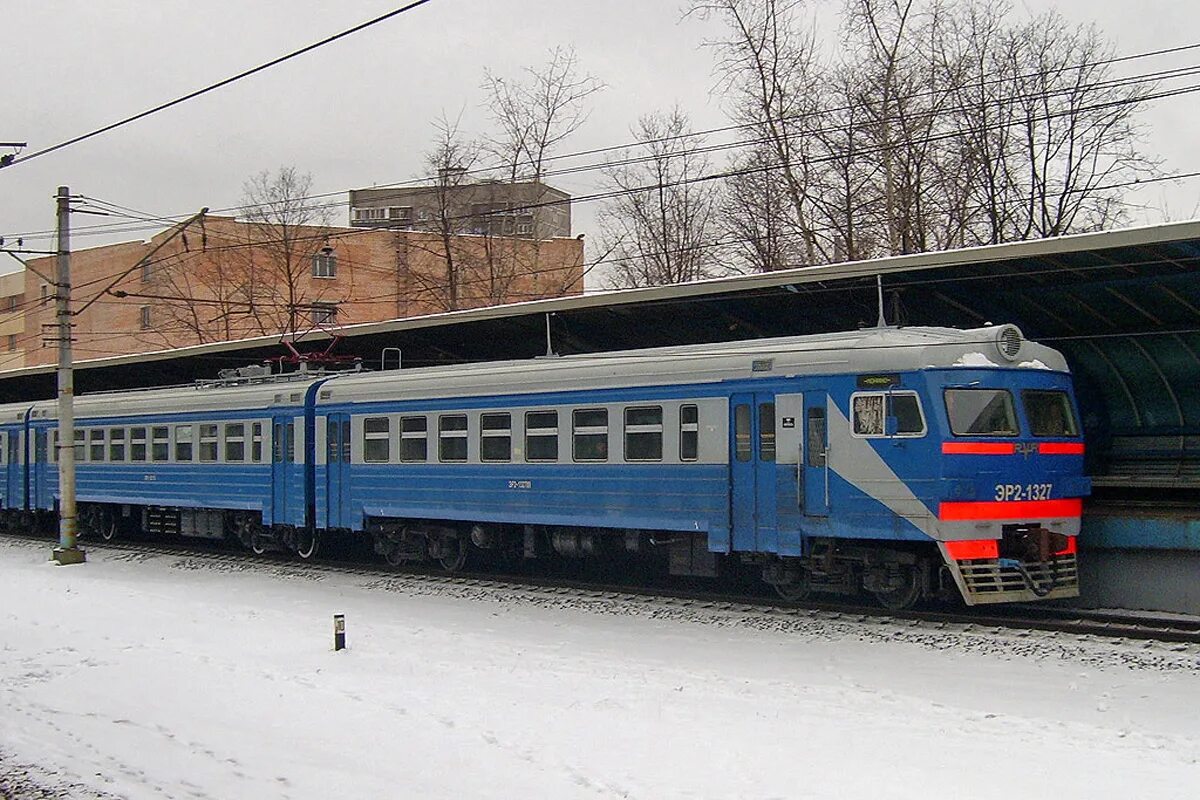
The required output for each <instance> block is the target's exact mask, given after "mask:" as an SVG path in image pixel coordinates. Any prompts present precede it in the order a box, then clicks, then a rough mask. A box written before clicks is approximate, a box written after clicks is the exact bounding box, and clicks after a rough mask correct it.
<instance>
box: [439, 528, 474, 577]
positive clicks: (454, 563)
mask: <svg viewBox="0 0 1200 800" xmlns="http://www.w3.org/2000/svg"><path fill="white" fill-rule="evenodd" d="M440 552H441V555H440V556H438V563H439V564H441V565H442V569H444V570H446V572H458V571H459V570H460V569H462V568H463V567H464V566H465V565H466V563H467V540H466V539H465V538H463V537H461V536H454V537H447V538H446V539H443V540H442V543H441V549H440Z"/></svg>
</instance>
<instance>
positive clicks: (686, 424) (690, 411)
mask: <svg viewBox="0 0 1200 800" xmlns="http://www.w3.org/2000/svg"><path fill="white" fill-rule="evenodd" d="M699 458H700V416H699V409H698V408H697V407H696V406H694V405H690V404H689V405H684V406H680V407H679V460H680V461H696V460H698V459H699Z"/></svg>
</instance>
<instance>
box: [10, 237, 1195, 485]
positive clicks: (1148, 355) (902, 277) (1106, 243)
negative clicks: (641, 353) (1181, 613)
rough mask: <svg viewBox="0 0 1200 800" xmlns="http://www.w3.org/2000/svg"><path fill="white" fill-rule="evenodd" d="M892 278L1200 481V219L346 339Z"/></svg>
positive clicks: (1109, 427)
mask: <svg viewBox="0 0 1200 800" xmlns="http://www.w3.org/2000/svg"><path fill="white" fill-rule="evenodd" d="M877 276H878V279H880V280H882V284H883V289H884V295H885V306H886V313H887V322H888V323H889V324H902V325H948V326H954V327H976V326H978V325H980V324H983V323H986V322H993V323H1002V322H1013V323H1016V324H1017V325H1019V326H1020V327H1021V328H1022V329H1023V330H1024V331H1025V333H1026V335H1027V336H1029V337H1030V338H1033V339H1037V340H1039V341H1042V342H1044V343H1046V344H1050V345H1052V346H1054V347H1057V348H1058V349H1060V350H1062V351H1063V352H1064V353H1066V355H1067V357H1068V360H1069V361H1070V363H1071V364H1072V367H1073V369H1074V370H1075V372H1076V376H1077V381H1078V385H1079V388H1080V394H1081V398H1082V400H1083V402H1084V406H1085V408H1084V412H1085V427H1086V428H1087V430H1088V431H1089V444H1090V445H1091V450H1092V453H1093V472H1094V474H1097V475H1100V476H1102V480H1101V482H1103V476H1105V475H1110V476H1116V480H1115V481H1114V482H1124V481H1125V480H1126V476H1128V478H1130V479H1134V480H1140V481H1148V482H1153V483H1159V484H1163V485H1168V486H1180V485H1185V484H1187V485H1191V484H1193V483H1194V484H1195V485H1200V458H1197V454H1196V451H1197V450H1200V221H1193V222H1180V223H1170V224H1164V225H1157V226H1151V227H1143V228H1134V229H1126V230H1118V231H1106V232H1100V233H1089V234H1080V235H1074V236H1064V237H1059V238H1054V239H1041V240H1036V241H1028V242H1014V243H1008V244H1000V245H991V246H986V247H975V248H969V249H963V250H951V251H942V252H936V253H918V254H913V255H906V256H898V257H893V258H884V259H877V260H871V261H860V262H849V263H842V264H830V265H822V266H814V267H800V268H796V269H790V270H782V271H778V272H772V273H765V274H754V275H745V276H737V277H729V278H721V279H715V280H709V281H700V282H696V283H690V284H684V285H678V286H666V287H654V288H648V289H635V290H625V291H614V292H596V293H591V294H586V295H583V296H578V297H570V298H563V299H558V300H542V301H536V302H530V303H519V304H514V305H506V306H498V307H492V308H484V309H475V310H470V311H460V312H454V313H446V314H435V315H429V316H423V317H414V318H408V319H401V320H395V321H391V322H383V323H371V324H365V325H358V326H350V327H347V328H344V329H343V331H342V332H343V334H344V336H345V338H344V340H342V341H341V342H340V343H339V344H338V348H337V352H339V353H341V354H351V355H356V356H359V357H361V358H362V359H363V362H364V365H365V366H366V367H367V368H372V369H378V368H380V365H381V358H382V354H383V351H384V349H385V348H400V351H401V353H402V359H403V364H404V367H406V368H407V367H415V366H422V365H428V364H446V363H453V362H455V361H477V360H494V359H506V358H532V357H535V356H538V355H544V354H545V353H546V350H547V336H546V320H547V315H549V320H550V326H549V327H550V346H551V347H552V348H553V350H554V351H555V352H557V353H559V354H567V353H579V352H597V351H607V350H620V349H627V348H638V347H650V346H658V345H669V344H678V343H693V342H706V341H727V340H732V339H746V338H758V337H764V336H776V335H785V334H801V333H817V332H828V331H836V330H845V329H851V328H854V327H857V326H863V325H875V324H876V322H877V318H878V303H877V294H876V281H877ZM326 339H327V337H326V336H325V335H324V334H315V335H311V336H309V337H308V338H307V340H306V341H305V342H304V343H303V344H302V347H301V349H303V350H320V349H323V348H324V347H325V344H326V343H327V342H326ZM284 352H286V351H285V350H284V348H283V347H282V346H281V345H280V343H279V340H278V338H277V337H264V338H258V339H250V340H245V341H239V342H229V343H218V344H206V345H199V346H195V347H187V348H182V349H178V350H173V351H167V352H156V353H145V354H139V355H131V356H119V357H110V358H103V359H95V360H90V361H82V362H80V363H79V365H78V373H77V377H76V385H77V387H78V390H79V391H80V392H87V391H96V390H101V389H106V390H112V389H123V388H132V387H137V386H144V385H146V384H147V383H153V384H158V385H165V384H177V383H185V382H189V381H192V380H195V379H199V378H209V377H213V376H215V374H216V373H217V371H218V370H220V369H224V368H228V367H231V366H239V365H245V364H253V363H260V362H261V361H262V360H264V359H267V358H271V357H276V356H279V355H281V354H283V353H284ZM394 357H395V356H394V353H391V354H389V359H391V364H389V366H390V365H392V364H394ZM53 393H54V377H53V369H52V367H28V368H24V369H19V370H13V371H9V372H4V373H0V400H3V401H14V400H25V399H41V398H48V397H52V396H53ZM1148 473H1149V474H1148Z"/></svg>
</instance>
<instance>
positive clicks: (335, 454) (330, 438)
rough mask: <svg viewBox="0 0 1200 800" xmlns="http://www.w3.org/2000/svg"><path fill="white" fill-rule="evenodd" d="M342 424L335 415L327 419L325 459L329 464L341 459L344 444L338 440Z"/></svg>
mask: <svg viewBox="0 0 1200 800" xmlns="http://www.w3.org/2000/svg"><path fill="white" fill-rule="evenodd" d="M341 429H342V426H341V424H340V423H339V422H338V421H337V420H336V419H334V418H333V417H328V418H326V420H325V461H326V463H329V464H336V463H338V461H340V460H341V456H342V445H341V442H339V441H338V433H339V432H340V431H341Z"/></svg>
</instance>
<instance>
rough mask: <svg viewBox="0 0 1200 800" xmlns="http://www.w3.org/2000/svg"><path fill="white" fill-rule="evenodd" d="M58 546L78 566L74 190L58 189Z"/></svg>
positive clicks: (59, 557) (56, 556) (59, 555)
mask: <svg viewBox="0 0 1200 800" xmlns="http://www.w3.org/2000/svg"><path fill="white" fill-rule="evenodd" d="M56 198H57V201H58V281H57V283H56V285H55V287H54V298H55V305H56V310H57V316H58V489H59V501H58V547H57V548H55V550H54V552H53V554H52V559H53V560H54V561H57V562H58V563H59V564H79V563H82V562H83V561H84V560H85V559H84V553H83V551H82V550H80V549H79V547H78V544H77V542H76V540H75V533H76V531H75V406H74V399H75V373H74V369H73V368H72V363H71V191H70V189H68V188H67V187H66V186H60V187H58V194H57V196H56Z"/></svg>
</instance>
